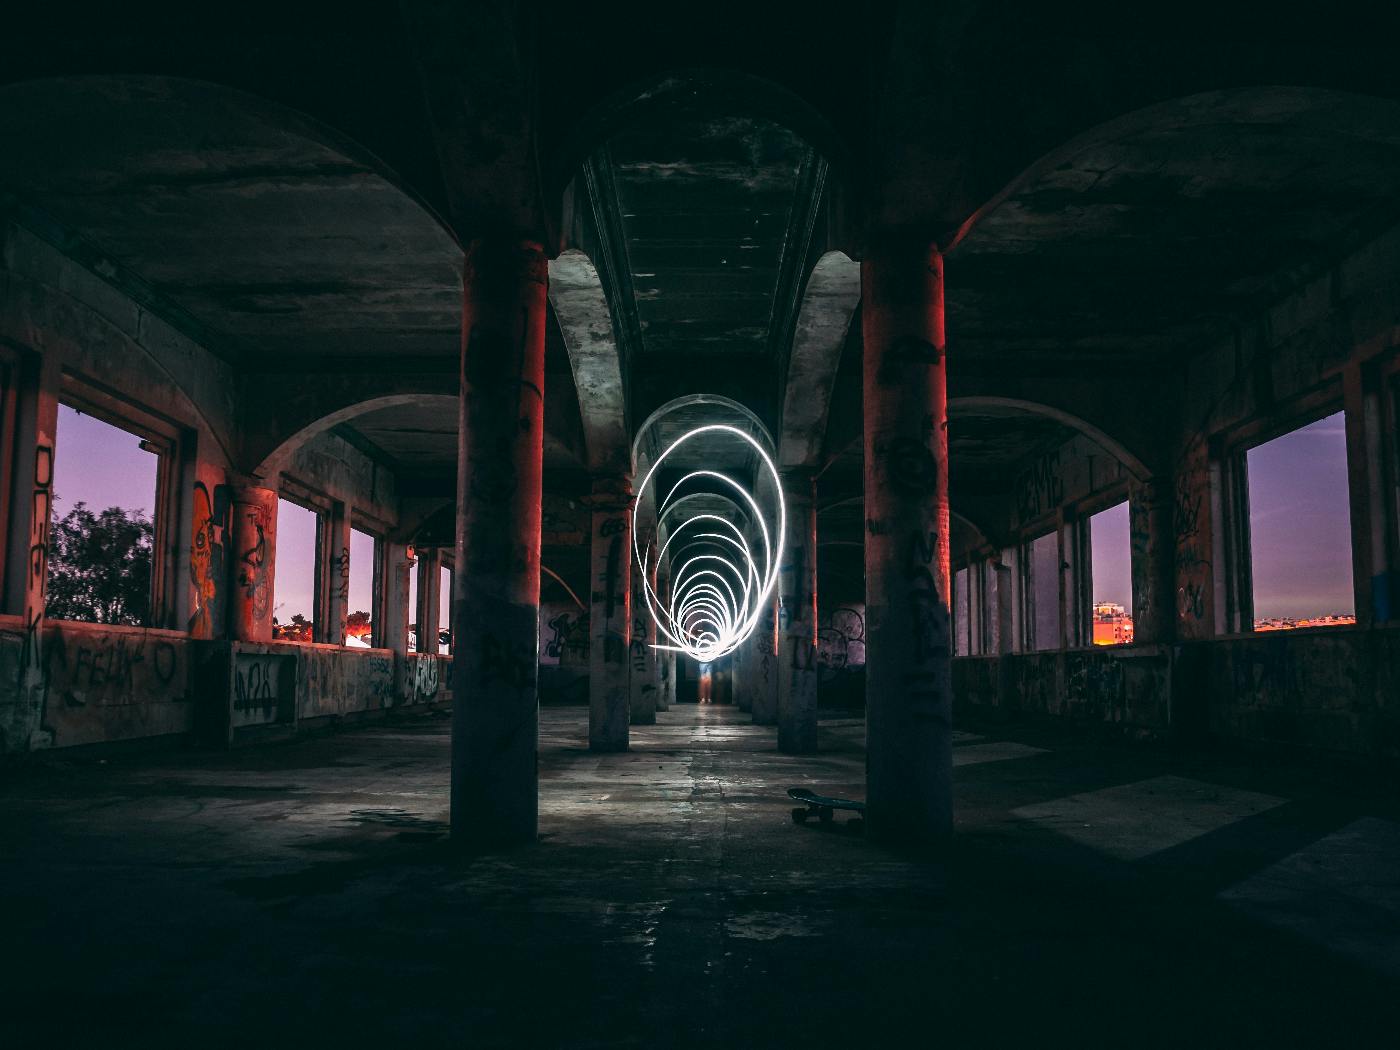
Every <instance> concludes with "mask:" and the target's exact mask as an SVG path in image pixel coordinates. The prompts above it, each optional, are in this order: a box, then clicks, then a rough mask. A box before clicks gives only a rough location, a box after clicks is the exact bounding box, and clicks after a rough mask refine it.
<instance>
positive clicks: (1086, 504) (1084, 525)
mask: <svg viewBox="0 0 1400 1050" xmlns="http://www.w3.org/2000/svg"><path fill="white" fill-rule="evenodd" d="M1119 504H1126V505H1127V508H1128V523H1129V524H1128V529H1129V532H1128V535H1129V540H1128V603H1129V604H1128V608H1127V613H1128V615H1129V616H1130V617H1131V616H1132V615H1133V613H1134V611H1135V609H1134V606H1135V605H1136V603H1137V589H1136V588H1135V587H1134V586H1133V579H1132V577H1133V570H1134V569H1135V568H1136V566H1135V565H1134V564H1133V549H1132V538H1131V537H1132V515H1133V505H1132V486H1131V485H1130V484H1129V482H1128V480H1127V479H1124V480H1123V481H1121V482H1119V483H1118V484H1116V485H1112V486H1110V487H1109V488H1106V489H1104V490H1103V491H1102V492H1096V493H1094V495H1093V496H1092V497H1091V498H1090V499H1086V500H1083V501H1081V502H1080V503H1079V504H1077V505H1076V507H1075V522H1074V526H1075V539H1074V542H1075V554H1076V557H1075V560H1074V564H1075V567H1076V571H1075V573H1074V587H1075V588H1076V592H1077V601H1076V603H1075V604H1076V610H1075V611H1076V617H1075V619H1076V621H1077V630H1078V632H1079V639H1078V641H1079V645H1078V648H1081V649H1095V648H1099V649H1113V648H1121V647H1122V646H1124V645H1126V644H1127V643H1125V642H1115V643H1114V644H1113V645H1108V646H1095V645H1094V534H1093V527H1092V522H1093V519H1094V517H1095V516H1096V515H1099V514H1102V513H1103V512H1104V511H1106V510H1112V509H1113V508H1114V507H1117V506H1118V505H1119Z"/></svg>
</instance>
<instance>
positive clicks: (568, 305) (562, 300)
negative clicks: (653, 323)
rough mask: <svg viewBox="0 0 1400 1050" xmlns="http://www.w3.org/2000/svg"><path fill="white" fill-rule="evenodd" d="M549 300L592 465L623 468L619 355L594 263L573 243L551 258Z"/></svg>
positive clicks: (623, 422)
mask: <svg viewBox="0 0 1400 1050" xmlns="http://www.w3.org/2000/svg"><path fill="white" fill-rule="evenodd" d="M549 302H550V305H551V307H553V311H554V317H555V320H556V321H557V322H558V325H559V331H560V333H561V334H562V336H563V338H564V346H565V348H566V349H567V350H568V352H569V364H570V366H571V367H572V369H573V373H574V388H575V390H576V391H577V394H578V406H579V414H580V416H581V419H582V422H583V439H584V447H585V449H586V451H587V453H588V467H589V469H590V470H596V471H603V470H613V471H619V470H625V469H626V466H627V463H626V461H627V402H626V384H625V383H624V380H623V374H622V358H621V353H620V349H619V347H618V343H617V338H616V335H615V333H614V332H613V326H612V313H611V310H610V309H609V307H608V297H607V293H606V292H605V291H604V289H603V282H602V279H601V278H600V277H599V275H598V268H597V267H596V266H595V265H594V264H593V260H592V259H590V258H589V257H588V255H587V254H586V253H585V252H583V251H580V250H579V249H577V248H569V249H566V250H565V251H563V252H561V253H560V255H559V257H558V258H556V259H552V260H550V263H549Z"/></svg>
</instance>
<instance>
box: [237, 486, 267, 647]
mask: <svg viewBox="0 0 1400 1050" xmlns="http://www.w3.org/2000/svg"><path fill="white" fill-rule="evenodd" d="M276 564H277V493H276V491H275V490H273V489H269V488H263V487H262V486H261V485H257V484H236V485H234V486H233V593H232V599H233V614H232V615H231V616H230V617H229V622H230V623H231V624H232V625H233V628H232V635H233V637H234V639H235V640H237V641H240V642H270V641H272V579H273V574H274V568H275V566H276Z"/></svg>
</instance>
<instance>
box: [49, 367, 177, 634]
mask: <svg viewBox="0 0 1400 1050" xmlns="http://www.w3.org/2000/svg"><path fill="white" fill-rule="evenodd" d="M55 400H56V401H57V402H58V405H59V406H60V407H66V408H70V409H72V410H73V411H75V412H78V413H80V414H81V415H85V416H91V417H92V418H93V419H96V420H99V421H101V422H103V423H106V424H107V425H108V426H111V427H115V428H117V429H118V430H122V431H125V432H126V433H128V434H130V435H131V436H132V437H134V438H137V439H138V440H140V441H141V443H142V445H143V447H144V448H145V450H146V451H147V452H150V453H152V454H154V455H155V457H156V486H155V490H154V492H152V494H151V499H152V506H151V594H150V615H149V616H148V617H147V622H146V623H144V624H141V625H140V626H142V627H145V628H155V629H172V628H176V627H177V626H182V625H177V624H176V623H175V619H176V616H177V610H178V609H179V604H180V603H179V601H178V600H177V596H176V594H175V586H176V577H177V576H178V573H176V572H175V571H173V570H174V569H175V567H176V565H177V562H178V557H179V544H178V542H177V539H176V537H179V536H181V535H183V534H184V533H183V532H182V530H181V528H180V525H181V514H180V509H181V508H180V498H179V485H178V484H177V482H178V481H179V478H180V476H181V474H182V469H181V467H182V463H183V456H182V454H183V452H184V450H185V448H186V447H187V445H188V442H187V441H186V440H185V435H186V429H185V428H184V427H182V426H181V425H180V424H179V423H177V422H176V421H174V420H172V419H169V418H168V417H166V416H163V415H160V414H159V413H157V412H154V411H152V410H151V409H149V408H147V407H145V406H144V405H141V404H140V403H138V402H135V401H133V400H131V399H130V398H127V397H125V396H123V395H121V394H119V393H117V392H115V391H112V390H109V389H107V388H106V387H103V386H100V385H98V384H96V383H93V382H92V381H90V380H87V379H84V378H83V377H82V376H79V375H77V374H76V373H73V372H68V371H64V373H63V374H62V377H61V379H60V382H59V388H58V391H57V394H56V397H55ZM62 446H63V435H62V434H61V433H58V434H56V436H55V441H54V451H53V456H54V464H55V469H57V467H58V464H60V463H61V462H62V459H63V447H62ZM99 509H105V508H99ZM55 619H57V618H55ZM62 622H74V623H85V622H87V621H81V620H79V621H62Z"/></svg>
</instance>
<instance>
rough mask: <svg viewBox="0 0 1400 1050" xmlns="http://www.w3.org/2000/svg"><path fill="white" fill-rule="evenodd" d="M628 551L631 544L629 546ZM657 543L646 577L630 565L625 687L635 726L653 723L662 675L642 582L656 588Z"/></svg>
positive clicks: (653, 629) (652, 552) (652, 551)
mask: <svg viewBox="0 0 1400 1050" xmlns="http://www.w3.org/2000/svg"><path fill="white" fill-rule="evenodd" d="M628 551H629V553H630V551H631V545H630V544H629V545H628ZM655 559H656V545H655V544H652V547H651V551H650V561H649V563H648V564H649V565H650V566H651V568H650V570H649V577H650V578H649V579H646V578H644V577H643V576H642V574H641V572H640V571H638V570H637V568H636V566H633V567H632V573H631V575H632V637H631V638H630V639H629V641H628V651H629V656H628V664H629V667H628V679H627V688H628V693H629V695H630V697H631V700H630V708H631V722H632V724H633V725H634V726H650V725H655V724H656V710H657V707H658V706H659V705H658V704H657V700H656V695H657V685H658V683H659V682H660V679H661V676H660V673H659V672H658V670H657V666H656V665H657V661H656V650H655V649H653V648H652V647H651V643H652V642H653V641H655V638H654V637H653V635H654V634H655V628H654V625H653V624H652V622H651V611H650V609H649V608H648V606H647V599H646V593H645V589H644V583H650V584H651V588H652V592H653V593H655V591H656V561H655Z"/></svg>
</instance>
